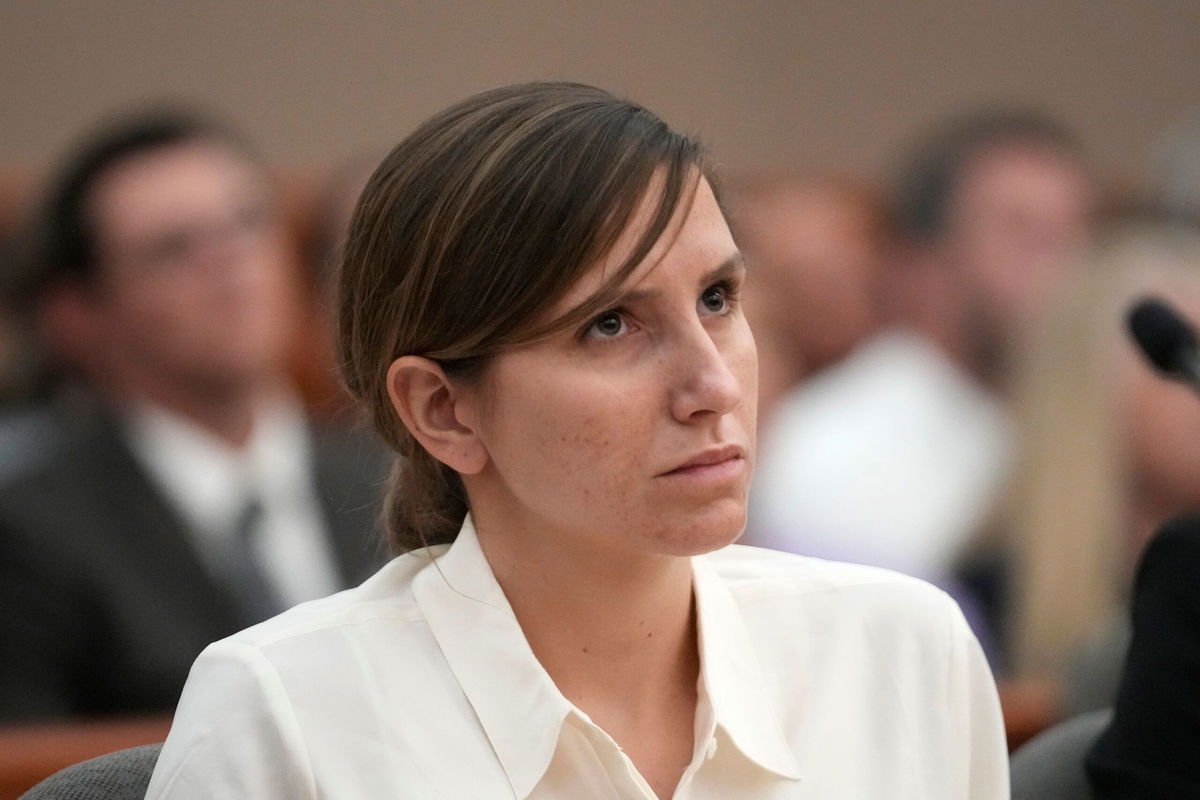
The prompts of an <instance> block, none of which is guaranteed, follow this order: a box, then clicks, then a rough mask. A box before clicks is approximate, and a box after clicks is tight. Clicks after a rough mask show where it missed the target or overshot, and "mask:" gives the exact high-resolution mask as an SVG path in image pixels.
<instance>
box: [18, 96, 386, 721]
mask: <svg viewBox="0 0 1200 800" xmlns="http://www.w3.org/2000/svg"><path fill="white" fill-rule="evenodd" d="M39 240H40V242H41V243H42V246H41V247H40V248H39V259H38V264H39V267H40V270H41V275H40V278H39V280H38V292H37V297H38V301H37V302H38V314H39V316H40V318H41V320H42V329H43V331H44V333H45V334H46V336H47V337H48V339H49V345H50V347H51V349H52V351H53V352H55V353H56V354H57V355H58V356H59V357H60V358H61V359H63V360H65V361H67V362H68V363H69V364H70V366H71V367H73V368H74V369H75V370H76V371H77V373H78V374H79V375H80V376H82V378H83V380H84V382H85V383H86V384H87V385H88V386H89V387H90V389H91V391H92V392H93V393H94V397H95V400H96V403H95V406H96V412H95V415H94V418H93V419H92V420H91V421H90V422H89V423H88V424H86V425H83V426H82V430H81V431H79V432H72V433H70V434H69V435H68V438H67V440H66V441H65V442H64V443H63V444H62V445H61V446H60V448H59V450H58V452H57V453H56V454H54V455H53V456H51V457H50V458H49V459H48V460H47V462H46V463H45V464H43V465H42V466H40V467H38V468H36V469H34V470H32V471H30V472H29V473H28V474H25V475H22V476H20V477H18V478H16V479H14V480H12V481H10V482H9V483H8V484H7V485H5V486H4V487H3V488H0V642H3V644H4V655H3V658H0V717H3V718H10V719H11V718H32V717H50V716H67V715H97V714H111V713H120V712H166V711H169V710H170V709H172V708H173V706H174V703H175V700H176V698H177V695H178V692H179V689H180V688H181V686H182V684H183V681H184V679H185V677H186V675H187V670H188V668H189V667H190V665H191V662H192V661H193V659H194V658H195V657H196V655H197V654H198V653H199V651H200V650H201V649H202V648H203V647H204V646H205V645H206V644H208V643H209V642H211V641H213V640H215V639H218V638H221V637H223V636H225V635H227V634H229V633H232V632H234V631H236V630H238V629H240V628H242V627H244V626H246V625H248V624H251V623H253V622H256V621H258V620H260V619H263V618H265V617H267V616H270V615H271V614H274V613H276V612H278V611H280V610H282V609H283V608H285V607H287V606H289V605H292V604H294V603H296V602H299V601H302V600H307V599H310V598H314V597H318V596H321V595H324V594H327V593H330V592H332V591H335V590H337V589H340V588H342V587H345V586H347V585H349V584H351V583H353V582H356V581H357V580H358V579H359V578H361V577H363V576H365V575H366V574H369V573H370V571H371V570H372V569H373V566H374V565H375V563H376V562H377V557H376V553H377V549H376V544H375V538H374V535H373V531H374V527H375V526H374V523H375V516H376V515H375V496H376V493H377V490H376V482H377V481H378V479H379V477H380V472H379V470H380V464H381V462H380V460H379V458H378V455H377V453H376V451H375V450H374V448H373V446H372V445H371V444H369V443H367V442H365V441H354V440H350V439H348V438H347V437H346V436H345V435H343V434H333V433H329V432H321V431H316V430H314V429H312V428H310V427H309V425H308V423H307V421H306V419H305V416H304V414H303V413H302V411H301V409H300V407H299V405H298V404H297V402H296V401H295V400H294V398H293V396H292V394H291V391H290V389H289V388H288V385H287V381H286V379H285V375H284V355H285V353H286V349H287V346H288V343H289V339H290V337H292V336H293V334H294V331H295V327H294V326H295V325H296V323H297V321H298V320H297V319H296V315H295V307H294V300H295V298H294V294H293V292H294V286H293V283H292V282H293V280H294V275H293V273H292V261H291V253H290V250H289V247H288V245H287V243H286V239H285V236H284V230H283V226H282V223H281V219H280V215H279V209H278V205H277V200H276V198H275V196H274V194H273V192H272V190H271V187H270V185H269V183H268V181H267V180H266V177H265V175H264V171H263V169H262V167H261V165H260V164H259V163H258V162H257V161H256V160H255V158H254V157H253V156H252V155H251V154H250V152H249V151H248V150H247V149H246V148H245V147H244V146H243V145H242V144H241V142H240V141H239V140H238V139H237V138H235V137H233V136H232V135H230V134H229V133H227V132H226V131H224V130H223V129H221V128H220V127H218V126H215V125H213V124H211V123H209V122H207V121H202V120H197V119H194V118H192V117H190V116H186V115H178V114H172V113H165V114H149V115H146V116H142V117H139V118H136V119H132V120H127V121H125V122H123V123H121V124H118V125H116V126H114V127H112V128H109V129H107V130H104V131H101V132H99V133H98V134H96V135H95V136H94V137H93V138H92V139H90V140H89V141H88V142H87V143H85V144H84V146H83V147H82V148H81V149H80V150H79V151H78V152H77V153H76V154H75V156H74V157H73V158H72V159H71V160H70V162H69V163H68V164H67V165H66V166H65V168H64V169H63V171H62V173H61V175H60V176H59V179H58V181H57V182H56V183H55V184H54V187H53V189H52V191H51V193H50V197H49V202H48V205H47V209H46V214H45V219H44V220H43V230H42V231H41V235H40V238H39Z"/></svg>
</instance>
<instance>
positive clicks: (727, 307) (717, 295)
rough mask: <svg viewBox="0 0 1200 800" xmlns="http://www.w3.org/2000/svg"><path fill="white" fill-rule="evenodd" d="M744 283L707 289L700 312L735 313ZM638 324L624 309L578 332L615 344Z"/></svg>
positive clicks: (720, 283)
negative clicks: (615, 341)
mask: <svg viewBox="0 0 1200 800" xmlns="http://www.w3.org/2000/svg"><path fill="white" fill-rule="evenodd" d="M740 292H741V281H739V280H735V279H733V278H724V279H722V280H719V281H717V282H715V283H713V284H712V285H710V286H708V287H706V288H705V289H704V291H703V292H701V293H700V296H699V297H698V298H697V300H696V307H697V310H698V312H699V313H700V314H701V315H704V316H725V315H726V314H728V313H729V312H731V311H733V310H734V309H735V308H736V307H737V305H738V301H739V299H740ZM636 327H637V326H636V323H634V322H633V321H632V319H631V317H630V314H629V310H628V309H627V308H626V307H625V306H616V307H614V308H610V309H608V310H606V311H602V312H601V313H599V314H597V315H596V316H595V317H593V318H592V319H591V320H590V321H588V322H587V323H586V324H585V325H584V326H583V327H582V328H581V329H580V330H579V333H578V336H577V338H578V339H579V340H580V341H613V340H616V339H619V338H622V337H623V336H626V335H628V334H629V333H630V332H631V330H630V329H634V330H636Z"/></svg>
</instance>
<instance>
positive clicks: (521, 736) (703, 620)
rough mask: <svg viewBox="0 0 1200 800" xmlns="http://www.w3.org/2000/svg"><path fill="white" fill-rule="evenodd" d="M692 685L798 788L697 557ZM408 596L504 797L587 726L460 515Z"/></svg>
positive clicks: (721, 722)
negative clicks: (488, 754)
mask: <svg viewBox="0 0 1200 800" xmlns="http://www.w3.org/2000/svg"><path fill="white" fill-rule="evenodd" d="M692 565H693V566H692V569H693V587H694V591H695V593H696V606H697V625H698V627H699V631H700V664H701V680H702V681H704V689H705V691H706V693H707V695H708V697H709V698H710V702H711V703H712V713H713V717H714V720H715V723H716V726H717V727H719V728H722V729H723V730H724V731H725V732H726V733H727V734H728V736H729V738H730V740H731V741H732V742H733V743H734V745H735V746H736V747H737V749H738V750H739V751H741V753H742V754H743V755H745V756H746V757H747V758H748V759H749V760H750V761H752V762H753V763H755V764H757V765H758V766H759V767H761V768H762V769H765V770H767V771H769V772H772V773H774V774H776V775H780V776H782V777H785V778H791V779H797V780H798V779H799V778H800V777H801V774H800V770H799V767H798V766H797V765H796V761H795V758H794V757H793V755H792V753H791V750H790V747H789V745H788V743H787V740H786V739H785V737H784V735H783V728H782V726H781V724H780V720H779V717H778V714H777V712H776V711H775V708H776V705H777V704H776V703H773V702H772V700H771V698H770V696H769V694H768V687H769V686H771V685H772V684H770V683H768V681H767V680H765V675H764V674H763V672H762V669H761V667H760V666H759V665H758V663H757V662H756V660H755V658H754V655H753V650H752V648H751V644H750V638H749V635H748V634H747V632H746V630H745V627H744V625H743V624H742V620H741V616H740V613H739V610H738V607H737V604H736V602H735V600H734V598H733V597H732V595H731V594H730V593H729V590H728V589H727V588H726V587H725V585H724V584H723V583H722V582H721V579H720V577H719V576H718V575H717V574H716V572H715V571H714V570H713V569H712V567H711V566H710V565H709V564H707V563H706V562H705V561H704V559H703V557H698V558H693V559H692ZM413 593H414V596H415V598H416V601H417V603H418V605H419V606H420V607H421V610H422V612H423V614H424V616H425V618H426V619H427V620H428V622H429V627H430V630H431V631H432V633H433V636H434V638H435V639H436V640H437V642H438V645H439V647H440V648H441V650H442V653H443V655H444V656H445V658H446V661H447V663H448V664H449V666H450V669H451V671H452V672H453V673H454V675H455V678H456V679H457V680H458V683H459V685H460V686H461V687H462V690H463V692H464V694H465V695H466V697H467V700H468V701H469V702H470V704H471V706H472V708H473V709H474V711H475V714H476V716H478V718H479V722H480V725H481V726H482V727H483V730H484V732H485V734H486V735H487V737H488V740H489V742H490V743H491V745H492V749H493V750H494V751H495V753H496V756H497V758H498V759H499V761H500V764H501V766H502V767H503V768H504V772H505V774H506V775H507V776H508V779H509V782H510V784H511V785H512V789H513V792H514V794H515V795H516V796H517V797H519V798H525V797H528V796H529V794H530V793H531V792H532V791H533V789H534V787H536V786H537V784H538V782H539V781H540V780H541V779H542V776H543V775H545V773H546V770H547V769H548V768H549V766H550V762H551V760H552V759H553V758H554V753H555V750H556V748H557V746H558V740H559V736H560V733H561V730H562V724H563V721H564V720H565V719H566V718H567V716H568V715H571V714H574V715H577V716H578V717H580V718H582V719H587V717H586V715H585V714H583V712H581V711H580V710H579V709H577V708H575V707H574V706H573V705H572V704H571V702H570V701H569V700H567V698H566V697H564V696H563V694H562V692H560V691H559V690H558V687H557V686H555V684H554V681H553V680H552V679H551V678H550V675H549V674H548V673H547V672H546V670H545V669H544V668H543V667H542V665H541V664H540V663H539V662H538V660H537V658H536V657H535V656H534V654H533V651H532V650H531V649H530V647H529V642H528V641H527V640H526V639H525V635H524V633H523V632H522V631H521V627H520V625H519V624H518V622H517V619H516V616H515V615H514V614H513V611H512V607H511V606H510V605H509V603H508V600H507V598H506V597H505V596H504V591H503V590H502V589H501V588H500V584H499V583H498V582H497V581H496V578H495V575H494V574H493V572H492V569H491V566H490V565H489V564H488V562H487V558H486V557H485V556H484V554H483V550H482V548H481V547H480V545H479V539H478V536H477V535H476V532H475V526H474V524H473V523H472V521H471V517H470V515H468V516H467V518H466V520H464V522H463V526H462V529H461V530H460V531H459V534H458V537H457V538H456V539H455V541H454V543H453V544H452V545H451V546H450V548H449V549H448V550H446V551H444V552H443V553H441V554H438V555H436V557H435V559H434V561H433V562H432V563H431V564H430V565H429V566H427V567H425V568H424V569H423V570H422V571H421V573H420V574H419V575H418V576H417V577H416V578H415V580H414V583H413Z"/></svg>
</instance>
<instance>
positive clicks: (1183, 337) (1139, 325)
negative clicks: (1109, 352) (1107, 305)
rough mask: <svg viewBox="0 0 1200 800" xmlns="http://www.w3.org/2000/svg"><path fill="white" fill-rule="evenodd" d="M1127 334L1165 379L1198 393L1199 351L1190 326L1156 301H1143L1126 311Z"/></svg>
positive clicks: (1148, 299) (1199, 386)
mask: <svg viewBox="0 0 1200 800" xmlns="http://www.w3.org/2000/svg"><path fill="white" fill-rule="evenodd" d="M1126 322H1128V323H1129V332H1130V333H1131V334H1132V335H1133V338H1134V341H1136V342H1137V343H1138V347H1140V348H1141V350H1142V354H1143V355H1145V356H1146V359H1147V360H1148V361H1149V362H1150V363H1151V364H1153V365H1154V367H1155V368H1156V369H1157V370H1158V371H1159V372H1160V373H1162V374H1163V375H1164V376H1165V377H1167V378H1170V379H1171V380H1175V381H1182V382H1183V383H1186V384H1188V385H1189V386H1191V387H1192V388H1193V389H1195V390H1196V391H1198V392H1200V348H1198V347H1197V343H1196V331H1195V329H1193V328H1192V326H1191V324H1190V323H1189V322H1188V321H1187V320H1186V319H1184V318H1183V317H1182V316H1180V315H1179V314H1178V313H1176V312H1175V311H1174V309H1172V308H1171V307H1170V306H1169V305H1167V304H1166V302H1165V301H1163V300H1160V299H1159V298H1157V297H1146V298H1143V299H1142V300H1139V301H1138V302H1136V303H1134V305H1133V306H1132V307H1131V308H1130V309H1129V314H1128V316H1127V317H1126Z"/></svg>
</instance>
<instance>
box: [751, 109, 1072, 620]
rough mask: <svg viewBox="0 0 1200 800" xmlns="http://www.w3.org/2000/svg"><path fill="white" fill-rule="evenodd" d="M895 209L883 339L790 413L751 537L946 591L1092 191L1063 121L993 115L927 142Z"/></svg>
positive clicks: (994, 478)
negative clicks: (1018, 368)
mask: <svg viewBox="0 0 1200 800" xmlns="http://www.w3.org/2000/svg"><path fill="white" fill-rule="evenodd" d="M894 201H895V207H894V213H895V222H896V225H897V226H898V235H899V237H900V240H901V241H900V242H899V244H898V246H897V248H896V251H895V252H894V253H893V254H892V255H891V261H890V263H889V265H888V267H887V269H886V270H885V271H884V290H883V294H882V296H883V297H884V298H885V300H886V305H885V306H884V308H883V312H884V314H885V318H886V323H885V326H884V328H883V329H882V330H881V332H880V333H879V334H877V335H876V336H875V337H873V338H872V339H871V340H870V341H868V342H867V343H865V344H864V345H863V346H861V347H859V348H858V349H857V350H856V351H855V352H854V353H853V354H852V355H851V356H850V357H849V358H847V359H846V360H844V361H843V362H842V363H841V364H838V365H837V366H835V367H833V368H832V369H829V370H826V371H825V372H824V373H822V374H821V375H819V376H817V377H815V378H814V379H813V380H811V381H809V382H807V383H806V384H805V385H803V386H801V387H799V388H798V389H797V390H796V391H795V392H793V393H792V394H791V395H790V396H788V397H786V398H785V399H783V400H782V401H781V403H780V405H779V407H778V409H777V411H776V414H775V416H774V419H773V420H772V422H771V425H770V427H769V429H768V430H766V431H764V433H763V436H762V444H763V456H762V460H761V462H760V467H759V472H758V482H757V484H756V492H755V497H754V498H753V505H752V510H751V518H750V526H751V530H752V531H753V540H754V541H755V542H757V543H760V544H764V545H766V546H771V547H778V548H781V549H786V550H792V551H796V552H806V553H812V554H818V555H824V556H829V557H835V558H841V559H845V560H850V561H857V562H864V563H871V564H876V565H880V566H887V567H891V568H894V569H898V570H900V571H902V572H907V573H910V574H914V575H919V576H922V577H925V578H927V579H930V580H933V581H935V582H942V583H947V582H952V577H951V576H952V574H953V572H954V569H955V565H956V563H957V562H958V560H959V559H960V558H961V557H962V556H963V553H964V549H965V548H966V547H967V545H968V543H969V542H970V541H971V540H972V537H973V536H974V535H976V533H977V532H978V531H980V529H981V528H983V527H984V526H985V525H986V524H987V523H988V521H989V517H990V515H991V514H992V512H993V511H994V508H995V505H996V504H997V501H998V498H999V495H1000V492H1001V489H1002V485H1003V481H1004V478H1005V475H1006V474H1007V471H1008V467H1009V462H1010V457H1011V448H1012V445H1011V438H1012V435H1013V429H1012V424H1011V421H1010V419H1009V416H1008V413H1007V411H1006V409H1005V400H1004V397H1003V395H1004V385H1005V378H1006V372H1007V367H1008V355H1009V351H1010V349H1011V347H1012V342H1013V338H1014V335H1015V333H1016V332H1017V331H1019V330H1020V329H1021V327H1022V326H1023V325H1025V324H1026V322H1027V321H1028V320H1029V319H1030V318H1031V317H1032V315H1033V314H1034V313H1035V311H1036V309H1037V307H1038V305H1039V302H1040V301H1042V300H1043V299H1044V298H1045V297H1046V296H1047V295H1048V294H1049V293H1050V292H1051V291H1052V290H1053V289H1054V287H1055V286H1056V284H1057V283H1058V282H1059V281H1060V280H1061V279H1062V277H1063V275H1064V274H1065V271H1066V270H1067V268H1068V265H1070V264H1072V263H1073V262H1074V260H1075V259H1074V256H1075V255H1076V254H1077V253H1078V252H1079V251H1080V250H1081V249H1082V248H1083V247H1084V246H1085V245H1086V244H1087V242H1088V239H1089V235H1090V228H1091V222H1092V209H1093V203H1094V192H1093V187H1092V182H1091V179H1090V177H1089V174H1088V171H1087V169H1086V167H1085V165H1084V163H1083V159H1082V157H1081V154H1080V151H1079V149H1078V147H1077V145H1076V142H1075V140H1074V139H1073V138H1072V137H1071V135H1070V134H1068V133H1067V132H1065V131H1064V130H1063V129H1062V128H1060V127H1059V126H1058V125H1057V124H1056V123H1054V122H1053V121H1050V120H1048V119H1045V118H1043V117H1042V116H1040V115H1037V114H1032V113H1025V112H1019V111H988V112H984V113H979V114H972V115H968V116H965V117H961V118H958V119H954V120H951V121H950V122H948V123H947V124H946V125H945V126H943V127H942V128H941V129H940V130H938V131H935V132H934V133H933V134H932V135H931V136H929V137H928V138H927V139H925V140H924V141H923V142H922V143H921V145H920V146H919V147H918V148H917V150H916V152H915V155H914V156H913V158H912V159H911V160H910V161H909V162H907V164H906V168H905V170H904V171H903V173H902V175H901V177H900V180H899V182H898V185H897V187H896V195H895V198H894ZM960 599H965V598H963V597H962V596H961V595H960ZM984 613H985V614H988V613H990V612H989V610H988V609H985V610H984ZM974 622H975V624H977V625H979V626H980V627H981V628H982V627H984V625H985V623H984V622H983V621H981V620H979V619H978V618H977V619H976V620H974ZM982 632H983V633H986V631H982ZM984 638H986V636H985V637H984Z"/></svg>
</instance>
